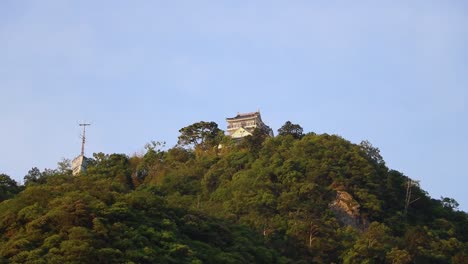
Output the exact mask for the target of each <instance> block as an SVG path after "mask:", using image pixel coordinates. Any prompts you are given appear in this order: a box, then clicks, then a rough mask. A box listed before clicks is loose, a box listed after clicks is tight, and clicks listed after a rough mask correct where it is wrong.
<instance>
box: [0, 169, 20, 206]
mask: <svg viewBox="0 0 468 264" xmlns="http://www.w3.org/2000/svg"><path fill="white" fill-rule="evenodd" d="M20 190H21V188H20V187H19V186H18V183H17V182H16V181H15V180H13V179H12V178H10V176H8V175H6V174H3V173H2V174H0V202H1V201H3V200H5V199H9V198H11V197H13V196H14V195H15V194H17V193H18V192H19V191H20Z"/></svg>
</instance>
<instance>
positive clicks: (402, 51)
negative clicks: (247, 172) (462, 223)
mask: <svg viewBox="0 0 468 264" xmlns="http://www.w3.org/2000/svg"><path fill="white" fill-rule="evenodd" d="M467 25H468V2H466V1H457V0H454V1H417V0H416V1H330V0H324V1H260V0H259V1H227V0H226V1H203V0H201V1H115V0H113V1H110V0H109V1H87V0H82V1H67V0H56V1H53V0H37V1H30V0H24V1H17V0H3V1H0V122H1V129H0V173H6V174H8V175H10V176H11V177H12V178H14V179H16V180H17V181H20V182H21V181H22V180H23V177H24V175H26V174H27V172H28V170H30V169H31V168H32V167H38V168H39V169H41V170H43V169H45V168H56V167H57V162H59V161H61V160H62V159H63V158H68V159H72V158H73V157H75V156H77V155H78V154H79V153H80V144H81V140H80V133H81V130H80V127H79V126H78V124H79V123H81V122H88V123H91V124H92V125H91V126H89V127H88V128H87V143H86V149H85V152H86V155H87V156H91V155H92V153H95V152H104V153H124V154H127V155H133V154H135V153H136V154H142V153H144V145H145V144H146V143H148V142H150V141H153V140H154V141H165V142H166V145H167V146H168V147H172V146H174V145H175V143H176V141H177V137H178V135H179V132H178V130H179V129H180V128H182V127H185V126H187V125H190V124H192V123H195V122H198V121H201V120H204V121H215V122H216V123H218V124H219V126H220V127H221V128H223V129H225V127H226V122H225V118H226V117H233V116H235V115H236V114H237V112H252V111H256V110H258V109H259V110H260V111H261V114H262V118H263V120H264V122H265V123H267V124H268V125H269V126H270V127H272V128H273V130H274V131H276V130H277V129H278V128H279V127H281V125H282V124H284V123H285V122H286V121H288V120H290V121H291V122H293V123H296V124H299V125H301V126H302V127H303V128H304V131H305V132H315V133H328V134H337V135H340V136H342V137H344V138H345V139H347V140H349V141H351V142H353V143H359V142H360V141H362V140H369V141H370V142H371V143H372V144H373V145H374V146H376V147H378V148H379V149H380V151H381V154H382V156H383V158H384V159H385V161H386V164H387V166H388V167H390V168H392V169H395V170H398V171H401V172H402V173H404V174H405V175H408V176H409V177H411V178H413V179H415V180H419V181H420V185H421V187H422V188H423V189H424V190H426V191H428V193H429V195H430V196H432V197H433V198H437V199H438V198H440V197H441V196H444V197H451V198H454V199H455V200H457V201H458V202H459V203H460V209H462V210H464V211H468V194H467V192H466V190H465V189H466V187H467V186H468V170H467V169H466V164H467V162H468V139H467V137H468V109H467V93H468V91H467V90H468V26H467Z"/></svg>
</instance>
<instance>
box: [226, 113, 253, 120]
mask: <svg viewBox="0 0 468 264" xmlns="http://www.w3.org/2000/svg"><path fill="white" fill-rule="evenodd" d="M257 116H260V112H259V111H257V112H250V113H237V115H236V116H235V117H228V118H226V120H236V119H243V118H252V117H257Z"/></svg>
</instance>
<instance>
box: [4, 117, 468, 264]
mask: <svg viewBox="0 0 468 264" xmlns="http://www.w3.org/2000/svg"><path fill="white" fill-rule="evenodd" d="M203 124H209V126H204V125H203ZM180 132H181V134H180V135H179V144H178V145H177V146H175V147H173V148H169V149H164V147H163V146H162V144H161V143H158V142H152V143H150V144H148V145H147V148H146V149H147V151H146V153H145V154H144V155H143V156H132V157H128V156H126V155H124V154H104V153H95V154H94V155H93V158H90V159H88V164H89V165H88V169H87V172H86V173H85V174H81V175H79V176H71V171H69V170H67V169H63V168H62V169H59V170H46V171H44V172H40V171H39V172H38V171H37V170H35V171H31V172H30V173H29V174H28V175H27V178H26V179H27V180H26V183H25V186H23V187H22V188H19V187H17V189H14V190H16V191H10V193H9V196H8V197H6V198H9V199H7V200H4V201H3V202H1V203H0V263H63V262H65V263H123V262H125V263H468V215H467V214H466V213H465V212H462V211H458V210H457V206H458V204H457V202H456V201H455V200H453V199H451V198H441V199H440V200H439V199H433V198H431V197H430V196H429V195H428V194H427V193H426V192H425V191H424V190H422V189H421V188H420V187H419V185H418V183H417V182H416V181H413V180H412V179H411V178H409V177H407V176H405V175H404V174H402V173H400V172H398V171H395V170H391V169H389V168H388V167H387V166H386V164H385V162H384V160H383V158H382V157H381V156H380V154H379V150H378V148H376V147H374V146H372V145H371V144H370V143H369V142H367V141H364V142H362V143H361V144H352V143H351V142H349V141H347V140H345V139H343V138H341V137H339V136H336V135H327V134H321V135H317V134H315V133H307V134H303V132H302V128H301V127H300V126H299V125H297V124H291V123H290V122H287V123H286V124H285V126H283V127H282V128H280V130H279V132H280V133H279V135H278V136H276V137H269V136H267V135H266V134H265V133H263V132H262V131H254V132H253V135H252V136H248V137H245V138H243V139H241V140H234V139H231V138H229V137H226V136H224V135H223V133H222V131H221V130H219V129H218V128H217V125H216V124H213V122H203V123H201V122H200V123H196V124H194V125H191V126H189V127H186V128H184V129H181V130H180ZM428 166H429V165H428ZM0 183H1V181H0ZM10 185H11V184H10ZM21 189H22V190H21ZM6 198H3V199H6Z"/></svg>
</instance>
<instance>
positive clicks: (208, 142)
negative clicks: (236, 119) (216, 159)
mask: <svg viewBox="0 0 468 264" xmlns="http://www.w3.org/2000/svg"><path fill="white" fill-rule="evenodd" d="M179 132H180V135H179V139H178V141H177V143H178V144H179V145H181V146H188V147H192V146H193V147H202V148H204V149H206V148H208V147H212V146H216V145H217V144H218V143H219V141H220V140H221V136H222V134H223V131H222V130H221V129H219V128H218V124H216V123H215V122H205V121H200V122H197V123H194V124H191V125H190V126H187V127H184V128H181V129H180V130H179Z"/></svg>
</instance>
